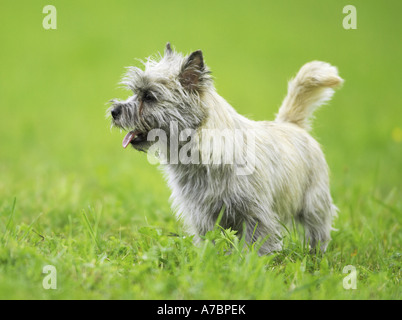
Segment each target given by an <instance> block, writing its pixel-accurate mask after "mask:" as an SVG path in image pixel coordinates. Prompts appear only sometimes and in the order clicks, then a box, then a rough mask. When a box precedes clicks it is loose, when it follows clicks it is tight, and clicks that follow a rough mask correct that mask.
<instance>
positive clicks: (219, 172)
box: [108, 43, 343, 255]
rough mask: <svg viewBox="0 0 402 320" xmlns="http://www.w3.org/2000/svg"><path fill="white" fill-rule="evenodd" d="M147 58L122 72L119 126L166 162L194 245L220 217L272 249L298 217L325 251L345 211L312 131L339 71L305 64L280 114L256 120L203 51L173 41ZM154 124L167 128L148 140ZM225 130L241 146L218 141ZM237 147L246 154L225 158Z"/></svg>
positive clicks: (114, 108)
mask: <svg viewBox="0 0 402 320" xmlns="http://www.w3.org/2000/svg"><path fill="white" fill-rule="evenodd" d="M143 64H144V69H141V68H137V67H129V68H128V70H127V73H126V74H125V76H124V77H123V80H122V84H123V85H125V86H126V87H127V88H128V89H130V90H131V91H132V92H133V94H132V96H130V97H129V98H128V99H127V100H117V99H115V100H112V105H111V107H110V108H109V111H108V112H110V116H111V119H112V126H115V127H118V128H120V129H123V130H126V131H128V133H127V135H126V136H125V137H124V139H123V147H124V148H125V147H127V146H128V145H130V144H131V145H132V146H133V147H134V148H135V149H137V150H140V151H145V152H149V151H150V150H151V149H152V151H153V153H155V154H156V155H157V156H159V157H160V159H164V160H163V161H161V167H162V169H163V171H164V173H165V177H166V180H167V183H168V185H169V187H170V188H171V190H172V194H171V202H172V207H173V210H174V211H175V212H176V214H177V217H178V219H180V220H182V221H183V223H184V226H185V227H186V229H187V231H188V232H189V233H190V234H191V235H194V240H195V243H198V242H199V241H200V240H201V239H202V238H203V236H204V235H205V234H206V232H208V231H209V230H212V229H213V228H214V227H215V225H216V223H217V220H218V219H219V224H220V226H222V227H223V228H231V229H232V230H236V231H237V232H238V235H239V236H241V237H242V236H244V237H245V240H246V241H247V242H248V243H254V242H256V241H261V243H262V244H261V247H260V249H259V254H261V255H263V254H269V253H272V252H275V251H281V250H282V247H283V236H282V234H283V229H284V226H286V224H289V223H290V222H292V221H295V222H297V223H299V224H301V225H302V226H303V227H304V230H305V236H306V240H307V241H308V243H309V244H310V247H311V248H316V247H317V246H319V247H320V249H321V250H322V251H325V250H326V248H327V245H328V242H329V241H330V239H331V237H330V233H331V230H332V224H333V220H334V218H335V217H336V215H337V211H338V209H337V207H336V206H335V205H334V204H333V201H332V198H331V194H330V188H329V177H328V166H327V163H326V161H325V157H324V154H323V152H322V150H321V148H320V145H319V144H318V142H317V141H316V140H315V139H314V138H313V137H312V136H311V135H310V134H309V130H310V120H311V118H312V114H313V112H314V111H315V110H316V109H317V108H318V107H319V106H321V105H322V104H324V103H325V102H328V101H329V100H330V99H331V97H332V95H333V93H334V89H335V88H338V87H340V86H341V84H342V83H343V79H342V78H340V77H339V75H338V71H337V68H336V67H334V66H331V65H330V64H328V63H325V62H320V61H312V62H309V63H307V64H305V65H304V66H303V67H302V68H301V69H300V70H299V72H298V73H297V75H296V77H295V78H293V79H292V80H291V81H290V82H289V83H288V92H287V95H286V97H285V99H284V100H283V102H282V105H281V106H280V108H279V112H278V114H277V115H276V118H275V120H274V121H252V120H250V119H248V118H246V117H244V116H242V115H240V114H238V113H237V112H236V111H235V110H234V108H233V107H232V106H231V105H230V104H229V103H228V102H227V101H226V100H225V99H224V98H222V97H221V96H220V95H219V94H218V93H217V91H216V89H215V87H214V83H213V78H212V76H211V72H210V69H209V68H208V66H207V65H206V64H205V61H204V57H203V53H202V51H201V50H197V51H194V52H192V53H191V54H189V55H182V54H180V53H178V52H176V51H175V50H173V49H172V47H171V45H170V44H169V43H168V44H167V45H166V48H165V50H164V54H163V55H161V54H159V56H158V57H157V58H152V57H150V58H148V59H147V60H146V61H145V62H143ZM172 124H174V130H172ZM155 130H159V131H160V132H162V133H163V134H161V135H159V140H158V142H156V139H155V135H153V138H151V133H154V131H155ZM186 130H187V131H186ZM225 130H226V131H228V130H229V131H230V132H236V131H240V132H242V133H244V134H243V138H242V139H239V140H238V141H241V142H242V143H238V141H237V140H236V139H234V138H233V137H231V136H230V135H228V136H226V137H227V139H226V140H224V141H222V139H220V140H219V141H218V142H216V141H214V147H211V142H210V140H211V138H212V139H213V137H214V136H215V135H216V134H217V132H218V133H219V132H223V131H225ZM182 132H187V134H186V135H184V136H185V137H184V138H182V134H181V133H182ZM205 133H207V134H205ZM234 136H235V135H234ZM244 136H246V138H245V137H244ZM181 138H182V139H181ZM172 141H177V146H176V147H177V149H180V148H184V147H186V151H187V152H184V153H182V154H181V155H182V157H180V156H179V157H177V155H176V156H175V155H174V152H173V151H172V145H173V142H172ZM228 141H229V142H231V143H229V142H228ZM233 142H234V143H233ZM155 146H156V147H155ZM173 149H174V148H173ZM155 150H156V152H155ZM228 150H229V152H228ZM189 151H191V153H192V155H191V157H190V158H189V157H188V153H189ZM232 152H234V153H235V155H236V156H238V158H241V161H237V162H236V161H234V162H233V161H232V162H230V161H228V158H230V157H228V154H229V155H230V154H231V153H232ZM183 155H184V156H183ZM235 158H236V157H235ZM189 159H190V160H189ZM194 159H195V160H199V161H198V162H197V161H191V160H194ZM200 159H201V160H200ZM231 159H233V157H232V158H231ZM173 160H176V161H173ZM184 160H186V161H184ZM239 163H240V164H241V165H240V164H239Z"/></svg>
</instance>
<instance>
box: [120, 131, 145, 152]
mask: <svg viewBox="0 0 402 320" xmlns="http://www.w3.org/2000/svg"><path fill="white" fill-rule="evenodd" d="M147 136H148V132H143V131H139V130H134V131H130V132H129V133H127V134H126V136H125V137H124V139H123V148H124V149H125V148H127V146H128V145H129V144H130V143H131V144H132V145H133V146H135V145H138V144H140V143H143V142H145V141H147Z"/></svg>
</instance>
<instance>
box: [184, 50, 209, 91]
mask: <svg viewBox="0 0 402 320" xmlns="http://www.w3.org/2000/svg"><path fill="white" fill-rule="evenodd" d="M204 70H205V68H204V58H203V56H202V51H201V50H197V51H194V52H193V53H192V54H190V55H189V56H188V57H187V59H186V61H185V62H184V64H183V67H182V70H181V72H180V75H179V79H180V83H181V85H182V86H183V88H185V89H187V90H197V89H198V88H199V85H200V80H201V76H202V74H203V72H204Z"/></svg>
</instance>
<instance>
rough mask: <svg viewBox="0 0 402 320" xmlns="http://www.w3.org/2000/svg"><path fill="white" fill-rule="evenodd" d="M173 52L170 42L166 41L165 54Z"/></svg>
mask: <svg viewBox="0 0 402 320" xmlns="http://www.w3.org/2000/svg"><path fill="white" fill-rule="evenodd" d="M172 53H173V50H172V47H171V46H170V42H168V43H166V48H165V56H169V55H171V54H172Z"/></svg>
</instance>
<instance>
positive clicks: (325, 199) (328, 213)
mask: <svg viewBox="0 0 402 320" xmlns="http://www.w3.org/2000/svg"><path fill="white" fill-rule="evenodd" d="M336 212H337V208H336V206H335V205H334V204H333V203H332V199H331V196H330V194H329V190H326V189H322V188H317V187H315V188H314V187H313V188H310V189H309V190H308V191H307V192H306V194H305V199H304V207H303V209H302V211H301V212H300V213H299V214H298V215H297V217H296V218H297V221H298V222H299V223H301V224H302V225H303V227H304V230H305V236H306V240H307V241H309V242H310V247H311V249H312V250H314V249H315V248H316V246H317V245H318V244H319V245H320V249H321V251H322V252H325V250H326V248H327V246H328V243H329V241H330V240H331V235H330V233H331V230H332V221H333V218H334V217H335V216H336Z"/></svg>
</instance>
